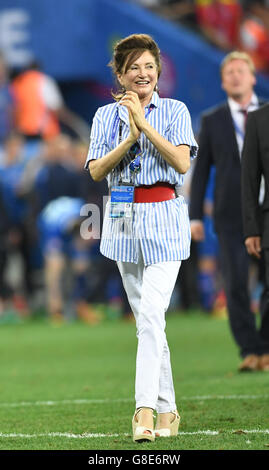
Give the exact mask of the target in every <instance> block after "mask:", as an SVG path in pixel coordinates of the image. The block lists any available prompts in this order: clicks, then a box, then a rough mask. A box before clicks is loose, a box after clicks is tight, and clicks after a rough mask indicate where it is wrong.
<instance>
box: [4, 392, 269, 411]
mask: <svg viewBox="0 0 269 470" xmlns="http://www.w3.org/2000/svg"><path fill="white" fill-rule="evenodd" d="M261 399H269V395H204V396H203V395H201V396H191V397H186V396H183V397H179V400H178V401H179V402H180V401H181V400H182V401H193V400H194V401H204V400H261ZM133 401H134V399H133V398H114V399H113V398H93V399H87V398H85V399H84V398H81V399H80V398H78V399H70V400H47V401H41V400H38V401H20V402H10V403H8V402H7V403H0V408H17V407H20V406H22V407H24V406H61V405H93V404H105V403H124V402H126V403H129V402H133Z"/></svg>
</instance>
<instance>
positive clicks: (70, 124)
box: [0, 55, 129, 324]
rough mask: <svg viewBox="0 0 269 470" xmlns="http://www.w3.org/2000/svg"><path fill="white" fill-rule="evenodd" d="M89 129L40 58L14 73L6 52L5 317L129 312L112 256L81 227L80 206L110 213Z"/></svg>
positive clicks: (0, 154)
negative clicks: (92, 163)
mask: <svg viewBox="0 0 269 470" xmlns="http://www.w3.org/2000/svg"><path fill="white" fill-rule="evenodd" d="M63 129H64V130H63ZM89 131H90V129H89V127H88V124H87V123H85V122H84V121H83V120H82V119H81V118H80V117H79V116H77V115H76V114H74V113H73V112H72V111H71V110H69V109H68V108H67V107H66V106H65V103H64V100H63V97H62V95H61V92H60V89H59V87H58V84H57V83H56V82H55V81H54V80H53V79H52V78H51V77H48V76H47V75H45V74H44V73H43V72H42V71H40V70H39V68H38V66H37V64H34V63H33V64H31V65H30V66H29V67H28V68H27V69H25V70H21V71H20V73H18V74H17V75H15V76H14V77H13V78H12V79H11V77H10V74H9V70H8V67H7V64H6V63H5V59H4V56H3V55H0V206H1V207H0V211H1V218H0V238H1V240H0V323H1V321H5V319H7V318H13V317H16V318H17V317H18V316H21V317H23V316H24V317H25V316H33V315H35V314H36V315H37V314H40V315H41V314H44V315H46V316H47V317H48V318H50V319H51V320H52V321H55V322H61V321H63V320H64V319H67V318H68V317H70V318H72V317H75V318H80V319H82V320H83V321H85V322H87V323H90V324H94V323H96V322H98V321H100V319H101V317H102V314H103V313H102V311H97V309H95V308H93V306H92V305H93V304H96V303H97V304H101V303H104V302H105V303H106V304H108V305H109V306H110V308H111V312H112V313H111V315H112V314H113V312H115V314H116V313H117V312H118V311H119V308H120V309H121V311H122V310H123V311H126V312H127V313H129V312H128V309H129V307H128V305H127V302H126V304H125V305H124V302H125V301H126V299H125V298H124V296H123V293H122V288H121V283H120V280H119V275H118V273H117V270H116V267H115V265H114V263H112V262H111V263H109V262H107V260H105V259H104V258H103V257H101V256H100V255H99V240H98V238H96V239H92V238H90V239H84V238H83V237H81V234H80V227H81V222H82V221H83V217H82V216H81V215H80V212H81V208H82V206H84V205H85V204H87V203H90V204H95V205H96V206H97V207H98V208H99V210H100V214H102V210H103V195H105V194H106V193H107V187H106V183H105V182H103V183H99V184H97V183H93V181H92V180H91V177H90V175H89V173H88V172H87V171H85V170H84V163H85V159H86V155H87V150H88V143H89ZM89 215H90V214H89ZM104 263H105V264H104ZM113 309H114V310H113Z"/></svg>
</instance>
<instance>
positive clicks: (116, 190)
mask: <svg viewBox="0 0 269 470" xmlns="http://www.w3.org/2000/svg"><path fill="white" fill-rule="evenodd" d="M133 200H134V186H133V185H131V184H122V185H118V186H112V187H111V201H110V214H109V217H110V218H111V219H119V218H127V219H128V218H130V217H131V216H132V208H133Z"/></svg>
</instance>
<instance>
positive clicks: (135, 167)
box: [111, 104, 154, 181]
mask: <svg viewBox="0 0 269 470" xmlns="http://www.w3.org/2000/svg"><path fill="white" fill-rule="evenodd" d="M153 108H154V105H153V104H150V106H149V107H148V109H147V112H146V114H145V118H146V119H147V117H148V116H149V114H150V113H151V111H152V110H153ZM118 126H119V144H120V143H121V142H122V129H123V121H122V120H121V119H120V117H119V115H118V114H117V116H116V118H115V120H114V123H113V128H112V136H111V140H112V144H114V141H115V137H116V133H117V128H118ZM135 146H136V155H135V158H134V159H133V160H132V161H131V163H130V165H129V168H130V171H131V173H132V174H134V173H136V172H138V171H140V170H141V156H142V150H141V146H140V144H139V142H135V144H134V145H132V147H131V149H130V151H132V148H133V147H135ZM138 151H139V153H138ZM119 169H120V172H121V173H122V170H123V163H122V161H121V162H120V164H119ZM132 179H133V178H132ZM120 181H122V175H121V176H120Z"/></svg>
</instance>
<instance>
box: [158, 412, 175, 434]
mask: <svg viewBox="0 0 269 470" xmlns="http://www.w3.org/2000/svg"><path fill="white" fill-rule="evenodd" d="M165 414H166V413H165ZM171 415H173V417H172V421H171V422H170V423H168V425H166V427H161V419H160V414H158V415H157V421H156V427H155V436H156V437H170V436H177V434H178V426H179V423H180V416H179V414H178V412H177V411H171Z"/></svg>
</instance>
